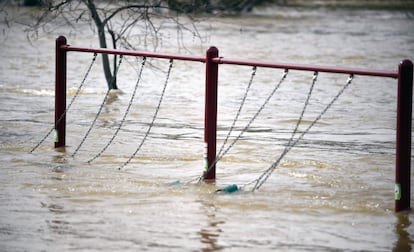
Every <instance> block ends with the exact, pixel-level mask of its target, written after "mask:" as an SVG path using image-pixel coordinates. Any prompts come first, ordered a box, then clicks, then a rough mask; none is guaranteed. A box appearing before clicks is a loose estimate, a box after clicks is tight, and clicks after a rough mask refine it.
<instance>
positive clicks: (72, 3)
mask: <svg viewBox="0 0 414 252" xmlns="http://www.w3.org/2000/svg"><path fill="white" fill-rule="evenodd" d="M168 2H169V1H163V0H142V1H132V0H121V1H95V0H64V1H56V0H48V1H43V2H42V5H41V7H40V8H41V11H40V12H38V14H37V16H36V17H35V20H36V21H35V22H34V23H32V24H30V25H29V29H28V31H29V32H31V33H32V34H35V35H36V34H37V33H38V31H39V30H42V31H46V32H47V31H48V30H49V29H50V26H60V25H64V26H69V27H72V28H73V29H74V30H76V27H77V26H79V24H80V23H86V24H89V25H90V27H91V28H92V30H94V31H96V34H97V38H98V40H99V45H100V47H101V48H109V47H111V48H113V49H116V48H119V46H120V45H122V46H123V47H124V48H130V49H135V48H134V47H133V43H131V42H130V39H131V37H133V35H134V34H133V33H134V31H137V29H134V28H135V27H136V26H141V27H144V28H143V29H144V33H145V36H146V37H147V38H148V37H149V38H151V40H152V42H153V46H154V48H156V47H157V43H158V42H157V41H158V39H159V31H160V29H161V26H160V25H157V24H156V22H154V20H155V19H158V20H160V19H162V20H164V22H167V21H168V22H170V23H173V24H174V25H175V27H176V28H177V30H178V32H184V31H189V32H191V33H192V34H194V36H196V37H198V38H200V39H201V36H200V34H199V33H198V30H197V27H196V26H195V23H194V22H191V23H190V25H189V24H188V23H182V22H181V19H180V16H179V15H178V14H177V12H175V11H170V8H169V5H168ZM187 17H189V16H187ZM193 21H194V20H193ZM116 61H117V57H116V56H113V59H112V67H111V63H110V58H109V55H107V54H102V64H103V70H104V74H105V79H106V82H107V84H108V88H109V89H117V88H118V86H117V83H116V72H117V69H116V67H117V66H116V65H117V64H116Z"/></svg>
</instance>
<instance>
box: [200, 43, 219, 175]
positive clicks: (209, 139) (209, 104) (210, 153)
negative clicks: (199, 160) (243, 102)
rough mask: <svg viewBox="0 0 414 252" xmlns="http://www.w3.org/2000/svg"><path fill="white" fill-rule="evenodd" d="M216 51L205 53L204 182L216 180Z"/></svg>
mask: <svg viewBox="0 0 414 252" xmlns="http://www.w3.org/2000/svg"><path fill="white" fill-rule="evenodd" d="M218 54H219V53H218V49H217V48H216V47H210V48H209V49H208V50H207V52H206V94H205V96H206V97H205V99H206V100H205V114H204V144H205V154H204V155H205V157H204V168H205V171H204V176H203V179H204V181H208V180H215V179H216V164H215V160H216V137H217V82H218V63H214V62H213V61H212V59H213V58H217V57H218Z"/></svg>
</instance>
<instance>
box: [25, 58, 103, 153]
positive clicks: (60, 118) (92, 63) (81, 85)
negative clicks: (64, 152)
mask: <svg viewBox="0 0 414 252" xmlns="http://www.w3.org/2000/svg"><path fill="white" fill-rule="evenodd" d="M97 55H98V54H97V53H94V55H93V58H92V61H91V63H90V64H89V67H88V69H87V70H86V73H85V75H84V77H83V80H82V82H81V83H80V85H79V87H78V88H77V89H76V92H75V94H74V95H73V97H72V100H71V101H70V103H69V105H68V106H67V107H66V109H65V111H63V113H62V114H61V115H60V117H59V118H58V120H57V121H56V124H59V123H60V122H61V121H62V119H63V117H64V116H65V115H66V113H67V112H68V110H69V109H70V107H71V106H72V104H73V102H74V101H75V100H76V98H77V97H78V95H79V93H80V90H81V89H82V87H83V85H84V84H85V81H86V79H87V78H88V75H89V73H90V72H91V69H92V66H93V65H94V63H95V60H96V56H97ZM54 129H55V127H54V126H53V127H52V128H51V129H50V130H49V132H48V133H47V134H46V135H45V136H44V137H43V138H42V140H40V142H39V143H38V144H37V145H36V146H35V147H33V149H31V150H30V153H32V152H34V151H35V150H36V149H37V148H39V146H40V145H41V144H42V143H43V142H44V141H45V140H46V139H47V138H48V137H49V136H50V134H52V132H53V130H54Z"/></svg>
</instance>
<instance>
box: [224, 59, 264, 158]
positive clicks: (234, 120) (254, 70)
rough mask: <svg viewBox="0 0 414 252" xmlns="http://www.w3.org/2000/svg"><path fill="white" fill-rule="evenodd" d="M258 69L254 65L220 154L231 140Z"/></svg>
mask: <svg viewBox="0 0 414 252" xmlns="http://www.w3.org/2000/svg"><path fill="white" fill-rule="evenodd" d="M256 70H257V67H256V66H254V67H253V69H252V74H251V76H250V80H249V83H248V84H247V87H246V91H245V92H244V95H243V98H242V101H241V103H240V106H239V109H238V111H237V113H236V116H235V117H234V119H233V122H232V124H231V126H230V129H229V131H228V132H227V136H226V138H225V139H224V142H223V144H222V145H221V148H220V151H219V153H218V156H220V155H221V154H222V152H223V150H224V146H225V145H226V144H227V141H228V140H229V138H230V135H231V133H232V132H233V130H234V127H235V125H236V122H237V121H238V119H239V116H240V113H241V111H242V109H243V106H244V103H245V102H246V99H247V95H248V93H249V90H250V87H251V85H252V83H253V79H254V76H255V75H256Z"/></svg>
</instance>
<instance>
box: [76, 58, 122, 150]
mask: <svg viewBox="0 0 414 252" xmlns="http://www.w3.org/2000/svg"><path fill="white" fill-rule="evenodd" d="M122 58H123V55H121V56H120V57H119V62H118V65H117V67H116V70H115V73H114V75H113V76H112V80H111V84H113V82H114V81H115V79H116V76H117V75H118V70H119V67H120V66H121V63H122ZM110 91H111V89H108V90H107V91H106V94H105V97H104V99H103V101H102V103H101V105H100V106H99V109H98V112H97V113H96V115H95V118H94V119H93V121H92V123H91V125H90V126H89V129H88V131H87V132H86V133H85V135H84V137H83V139H82V141H81V142H80V144H79V145H78V147H77V148H76V150H75V151H74V152H73V153H72V155H71V156H72V157H74V156H75V155H76V153H77V152H78V151H79V149H80V148H81V147H82V145H83V143H84V142H85V141H86V139H87V138H88V136H89V134H90V133H91V131H92V128H93V127H94V126H95V123H96V121H97V120H98V117H99V115H100V114H101V112H102V109H103V107H104V105H105V103H106V101H107V100H108V96H109V93H110Z"/></svg>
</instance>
